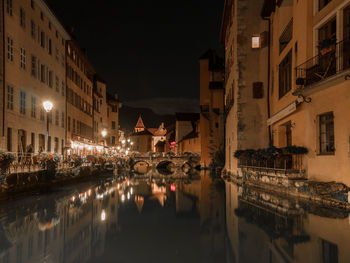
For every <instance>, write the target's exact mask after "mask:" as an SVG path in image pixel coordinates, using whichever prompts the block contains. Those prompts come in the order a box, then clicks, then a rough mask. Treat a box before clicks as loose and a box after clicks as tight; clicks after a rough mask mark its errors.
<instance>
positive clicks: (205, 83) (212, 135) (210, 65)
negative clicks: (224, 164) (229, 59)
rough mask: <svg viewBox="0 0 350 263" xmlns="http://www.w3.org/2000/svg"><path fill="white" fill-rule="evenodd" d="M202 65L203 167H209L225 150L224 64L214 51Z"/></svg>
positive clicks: (202, 59) (201, 121)
mask: <svg viewBox="0 0 350 263" xmlns="http://www.w3.org/2000/svg"><path fill="white" fill-rule="evenodd" d="M199 64H200V109H201V114H200V126H201V127H200V130H201V137H200V140H201V142H200V144H201V151H200V152H201V166H202V167H208V166H209V164H210V163H211V160H212V157H213V156H214V154H215V153H216V152H218V151H219V150H223V149H224V143H225V138H224V135H225V129H224V127H225V126H224V114H225V112H224V94H225V89H224V86H223V79H224V63H223V60H222V59H221V58H220V57H218V56H217V54H216V53H215V51H214V50H208V51H207V52H206V53H205V54H203V55H202V56H201V58H200V59H199Z"/></svg>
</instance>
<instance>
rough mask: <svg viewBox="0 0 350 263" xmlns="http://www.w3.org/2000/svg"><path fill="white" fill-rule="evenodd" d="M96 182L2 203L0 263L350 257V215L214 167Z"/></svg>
mask: <svg viewBox="0 0 350 263" xmlns="http://www.w3.org/2000/svg"><path fill="white" fill-rule="evenodd" d="M165 178H167V177H164V179H163V178H158V179H151V178H123V177H111V178H109V179H103V180H100V181H98V180H94V181H90V182H88V183H81V184H79V185H75V186H65V187H61V188H56V189H52V190H50V191H49V192H50V193H41V194H36V195H32V196H31V197H21V198H17V199H16V200H12V201H3V202H2V204H1V206H0V263H7V262H16V263H21V262H23V263H24V262H25V263H26V262H36V263H37V262H64V263H66V262H79V263H82V262H152V263H153V262H191V263H194V262H200V263H202V262H203V263H205V262H218V263H220V262H238V263H241V262H249V263H250V262H253V263H255V262H266V263H273V262H297V263H299V262H305V263H306V262H307V263H312V262H323V263H330V262H332V263H333V262H350V245H349V244H350V221H349V216H348V214H347V213H345V212H343V211H337V210H330V209H325V208H322V207H316V206H312V205H310V204H306V203H303V202H301V201H298V200H288V199H286V198H281V197H278V196H274V195H271V194H268V193H264V192H261V191H257V190H254V189H250V188H245V187H244V186H239V185H236V184H234V183H232V182H224V181H222V180H219V179H212V178H211V177H210V176H209V175H208V174H205V173H202V174H201V175H200V176H199V175H198V176H197V177H193V178H189V179H179V180H175V179H171V180H170V179H165Z"/></svg>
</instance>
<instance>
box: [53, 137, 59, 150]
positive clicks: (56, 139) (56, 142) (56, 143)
mask: <svg viewBox="0 0 350 263" xmlns="http://www.w3.org/2000/svg"><path fill="white" fill-rule="evenodd" d="M58 142H59V140H58V138H57V137H55V148H54V152H55V153H58V145H59V143H58Z"/></svg>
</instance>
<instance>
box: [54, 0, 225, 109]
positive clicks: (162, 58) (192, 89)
mask: <svg viewBox="0 0 350 263" xmlns="http://www.w3.org/2000/svg"><path fill="white" fill-rule="evenodd" d="M51 2H52V5H53V7H54V9H55V11H56V13H57V14H58V16H59V17H61V19H62V21H63V23H64V24H66V25H67V26H72V27H74V29H75V35H76V37H77V40H78V42H79V44H80V45H81V47H84V48H86V49H87V54H88V57H89V59H90V61H91V62H92V64H93V65H94V66H95V68H96V70H97V72H98V73H99V75H101V77H102V78H103V79H105V80H106V81H107V83H108V89H109V91H110V92H111V93H113V92H117V93H118V94H119V97H120V99H121V100H122V101H123V102H126V103H127V104H129V105H132V106H146V107H147V106H148V107H152V108H153V109H155V110H156V111H158V112H159V111H166V108H167V111H168V112H159V113H170V112H172V111H185V110H186V111H191V110H192V109H194V110H195V108H194V107H195V106H197V105H196V104H197V102H198V98H199V64H198V58H199V57H200V55H202V53H204V52H205V51H206V50H207V49H208V48H216V49H218V48H219V47H220V44H219V31H220V25H221V16H222V8H223V2H224V1H223V0H176V1H168V0H136V1H130V0H129V1H125V0H124V1H121V0H112V1H111V0H108V1H107V0H98V1H97V0H96V1H86V0H52V1H51ZM158 104H159V105H158ZM157 105H158V106H157Z"/></svg>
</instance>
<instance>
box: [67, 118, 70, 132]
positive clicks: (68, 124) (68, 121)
mask: <svg viewBox="0 0 350 263" xmlns="http://www.w3.org/2000/svg"><path fill="white" fill-rule="evenodd" d="M67 126H68V131H69V132H70V117H68V119H67Z"/></svg>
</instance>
